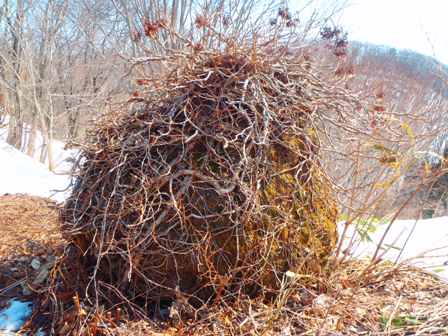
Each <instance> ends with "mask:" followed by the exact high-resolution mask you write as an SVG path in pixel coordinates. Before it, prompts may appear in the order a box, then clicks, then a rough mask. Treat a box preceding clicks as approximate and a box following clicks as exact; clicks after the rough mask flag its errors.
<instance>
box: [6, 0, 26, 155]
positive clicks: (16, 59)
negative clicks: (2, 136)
mask: <svg viewBox="0 0 448 336" xmlns="http://www.w3.org/2000/svg"><path fill="white" fill-rule="evenodd" d="M23 15H24V13H23V1H22V0H17V13H16V19H15V23H14V27H13V28H12V36H13V50H12V51H13V69H14V74H13V76H14V79H13V89H14V100H15V101H14V112H13V113H11V115H10V119H9V128H8V137H7V139H6V141H7V142H8V143H9V144H10V145H12V146H14V147H15V148H18V149H20V148H21V146H22V134H23V111H22V100H21V92H20V75H21V56H22V32H23Z"/></svg>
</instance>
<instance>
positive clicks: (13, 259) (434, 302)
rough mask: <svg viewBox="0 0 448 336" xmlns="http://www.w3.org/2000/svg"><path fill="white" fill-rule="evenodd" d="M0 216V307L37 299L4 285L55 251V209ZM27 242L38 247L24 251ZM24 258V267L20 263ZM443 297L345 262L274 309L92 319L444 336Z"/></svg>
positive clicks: (134, 326) (151, 331) (121, 324)
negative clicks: (10, 299) (7, 302)
mask: <svg viewBox="0 0 448 336" xmlns="http://www.w3.org/2000/svg"><path fill="white" fill-rule="evenodd" d="M0 208H1V209H2V212H1V213H0V222H1V224H2V225H1V226H0V230H1V235H0V239H1V242H2V245H1V246H2V255H1V258H2V262H1V272H2V273H1V274H2V276H3V278H2V279H5V275H8V274H13V273H14V271H13V272H12V273H11V268H14V269H17V270H18V271H19V273H20V275H19V276H18V277H15V276H12V277H11V278H8V279H6V280H7V281H6V282H5V281H2V283H1V284H0V292H1V293H2V294H1V295H2V299H3V300H6V299H7V298H8V297H11V296H13V295H14V296H18V297H22V298H25V299H28V300H29V299H31V300H32V299H37V298H38V295H37V293H36V292H35V293H32V294H31V295H29V296H28V297H24V296H23V295H22V293H21V289H22V287H20V286H16V287H14V288H13V289H8V284H14V283H16V282H17V280H28V281H30V282H31V281H32V280H33V279H34V278H35V276H36V272H35V271H33V269H32V268H31V267H30V266H29V263H30V262H31V260H32V259H33V258H34V257H35V256H40V257H44V256H45V255H47V254H48V253H49V252H54V250H55V249H57V246H58V245H59V244H60V243H61V240H60V239H61V238H60V236H59V234H58V232H57V227H58V225H59V224H58V217H57V211H56V208H55V204H54V203H53V202H51V201H49V200H47V199H42V198H38V197H31V196H26V195H9V196H2V197H0ZM28 240H30V241H34V242H37V243H36V244H32V245H29V244H28V245H27V244H26V242H27V241H28ZM23 256H26V262H23V263H20V262H19V263H18V262H17V261H18V260H19V258H21V257H23ZM21 260H24V261H25V259H21ZM42 260H43V259H42ZM33 272H34V273H33ZM17 289H20V290H17ZM41 290H44V288H41ZM447 297H448V284H447V283H446V282H443V281H440V280H439V279H437V278H435V277H434V276H433V275H430V274H428V273H426V272H425V271H422V270H420V269H417V268H413V267H408V266H406V265H393V264H392V263H389V262H383V263H379V264H376V265H371V264H370V261H367V260H365V261H356V260H349V261H347V262H344V263H342V264H340V265H339V266H338V268H337V269H336V270H334V271H333V272H332V274H331V275H329V276H328V278H322V279H320V281H319V282H317V283H316V285H315V286H303V285H300V279H299V278H296V277H295V275H294V274H291V273H288V275H287V276H285V278H284V281H283V287H282V289H281V291H280V294H279V295H278V296H277V299H275V300H274V301H267V300H263V299H261V298H255V299H253V298H252V299H250V298H246V299H245V300H244V301H242V302H240V304H239V305H234V304H232V303H231V302H229V303H228V304H224V303H223V302H221V303H220V304H218V305H210V306H207V307H202V309H200V310H194V309H191V307H189V305H188V304H187V303H186V302H185V301H183V300H182V298H181V297H179V298H178V299H177V300H176V301H175V302H174V303H173V305H172V306H171V307H166V308H165V310H164V311H165V313H166V315H165V316H163V318H162V317H160V316H159V317H155V316H154V317H153V318H151V319H146V320H134V321H128V320H126V318H125V316H121V315H120V313H119V312H118V313H117V310H114V309H113V308H111V309H108V310H106V309H105V310H103V311H98V312H96V317H95V318H96V322H97V327H96V330H97V332H98V334H99V335H101V334H103V335H158V336H168V335H198V336H199V335H283V336H285V335H321V336H324V335H397V336H398V335H445V334H447V333H448V299H447ZM0 301H1V299H0ZM80 308H81V311H80V312H79V313H80V314H84V313H86V312H87V313H88V312H89V307H87V306H82V307H80ZM36 313H37V315H38V316H41V317H43V316H45V314H46V312H43V311H38V312H36ZM181 314H182V318H180V315H181ZM91 331H93V330H92V329H89V330H88V331H87V332H86V333H85V334H87V335H88V334H89V332H91ZM91 334H92V333H91Z"/></svg>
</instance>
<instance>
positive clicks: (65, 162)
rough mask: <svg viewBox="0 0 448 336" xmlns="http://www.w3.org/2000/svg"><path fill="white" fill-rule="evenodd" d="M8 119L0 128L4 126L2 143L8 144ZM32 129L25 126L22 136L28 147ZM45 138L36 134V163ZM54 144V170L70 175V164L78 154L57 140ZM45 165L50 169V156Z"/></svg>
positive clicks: (0, 139) (0, 137) (1, 134)
mask: <svg viewBox="0 0 448 336" xmlns="http://www.w3.org/2000/svg"><path fill="white" fill-rule="evenodd" d="M8 119H9V117H8V116H6V117H4V119H3V120H2V121H0V122H1V124H0V126H1V125H3V127H1V128H0V143H1V142H3V143H6V138H7V136H8V127H7V124H8ZM30 133H31V128H30V127H29V126H28V125H25V127H24V129H23V136H22V142H23V143H24V144H25V145H26V144H28V140H29V137H30ZM44 143H45V141H44V137H43V136H42V133H41V132H39V131H37V132H36V138H35V151H34V154H33V158H34V159H35V160H36V161H39V157H40V154H41V150H42V147H43V146H44ZM51 144H52V156H53V165H54V170H55V171H56V172H57V173H68V172H70V170H71V167H72V163H71V162H70V161H71V159H72V158H73V157H75V156H77V154H78V152H77V151H76V150H70V149H65V143H64V142H62V141H59V140H56V139H53V141H52V142H51ZM21 150H22V152H24V148H21ZM45 165H46V166H47V167H48V156H47V157H46V159H45Z"/></svg>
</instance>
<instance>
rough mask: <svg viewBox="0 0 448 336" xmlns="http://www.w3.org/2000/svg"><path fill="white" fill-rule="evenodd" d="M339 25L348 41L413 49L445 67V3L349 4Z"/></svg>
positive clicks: (375, 0) (362, 0)
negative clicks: (341, 26)
mask: <svg viewBox="0 0 448 336" xmlns="http://www.w3.org/2000/svg"><path fill="white" fill-rule="evenodd" d="M323 2H325V1H323ZM327 2H329V1H327ZM339 23H341V24H342V25H343V26H345V27H346V29H347V30H348V32H349V39H351V40H360V41H368V42H371V43H375V44H385V45H389V46H393V47H396V48H406V49H413V50H416V51H418V52H420V53H423V54H426V55H430V56H433V57H435V58H437V59H438V60H440V61H442V62H444V63H445V64H448V0H349V5H348V6H347V8H346V9H345V10H344V11H343V12H342V14H341V15H340V18H339Z"/></svg>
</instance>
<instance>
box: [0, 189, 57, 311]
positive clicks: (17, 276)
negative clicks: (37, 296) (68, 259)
mask: <svg viewBox="0 0 448 336" xmlns="http://www.w3.org/2000/svg"><path fill="white" fill-rule="evenodd" d="M62 243H63V240H62V238H61V235H60V232H59V218H58V209H57V204H56V203H55V202H54V201H52V200H50V199H47V198H42V197H37V196H28V195H24V194H16V195H8V194H6V195H3V196H0V304H1V302H2V301H3V303H4V302H6V300H5V299H7V298H10V297H17V296H20V297H22V298H23V299H28V297H32V296H33V291H37V290H39V288H40V286H41V285H42V284H43V283H44V281H45V280H46V276H45V275H46V273H48V268H49V266H50V264H51V263H52V262H53V261H54V258H55V254H56V253H57V251H58V249H61V248H62Z"/></svg>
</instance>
